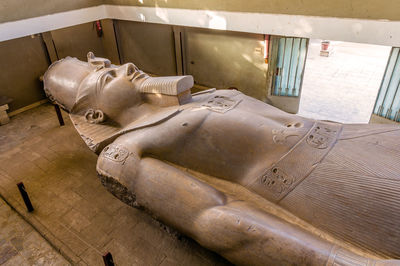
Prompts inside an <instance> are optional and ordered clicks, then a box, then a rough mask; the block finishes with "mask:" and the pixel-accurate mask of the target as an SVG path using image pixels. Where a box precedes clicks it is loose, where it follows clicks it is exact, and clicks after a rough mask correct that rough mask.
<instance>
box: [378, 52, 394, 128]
mask: <svg viewBox="0 0 400 266" xmlns="http://www.w3.org/2000/svg"><path fill="white" fill-rule="evenodd" d="M399 57H400V48H398V47H393V48H392V51H391V52H390V57H389V61H388V63H387V65H386V70H385V74H384V76H383V79H382V82H381V87H380V89H379V93H378V97H377V99H376V102H375V107H374V114H375V115H378V116H381V117H384V118H387V119H390V120H393V121H396V122H400V89H399V87H400V59H399Z"/></svg>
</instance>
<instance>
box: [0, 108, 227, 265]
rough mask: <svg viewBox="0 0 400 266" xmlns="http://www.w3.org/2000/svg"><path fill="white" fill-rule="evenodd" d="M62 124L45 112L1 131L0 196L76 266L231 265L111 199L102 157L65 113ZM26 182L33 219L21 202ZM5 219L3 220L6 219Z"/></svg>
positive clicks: (28, 115) (34, 111)
mask: <svg viewBox="0 0 400 266" xmlns="http://www.w3.org/2000/svg"><path fill="white" fill-rule="evenodd" d="M64 118H65V122H66V125H65V126H63V127H60V126H59V125H58V121H57V117H56V114H55V112H54V108H53V106H51V105H49V104H46V105H42V106H40V107H38V108H35V109H32V110H30V111H27V112H24V113H22V114H20V115H17V116H16V117H13V118H12V119H11V123H10V124H7V125H4V126H0V136H1V138H0V194H1V195H2V196H3V197H4V198H5V199H6V200H7V201H8V202H9V203H10V204H11V205H12V206H13V207H14V208H15V209H16V210H17V211H18V212H19V213H20V214H21V215H22V216H24V218H25V219H27V220H28V221H29V222H30V223H31V224H32V225H33V226H34V227H35V229H37V230H38V231H39V232H40V233H41V234H42V235H43V236H45V237H46V239H47V240H48V241H49V242H50V243H52V245H53V246H55V247H56V248H57V250H58V251H60V253H61V254H62V255H63V256H64V257H65V258H66V259H67V260H68V261H69V262H71V264H74V265H104V263H103V261H102V255H103V254H105V253H106V252H111V254H112V256H113V258H114V262H115V263H116V265H226V264H228V262H227V261H226V260H224V259H223V258H221V257H220V256H218V255H217V254H215V253H212V252H210V251H208V250H206V249H204V248H202V247H201V246H200V245H198V244H197V243H195V242H194V241H193V240H190V239H187V238H185V237H177V236H173V235H171V234H169V233H167V232H166V231H165V230H164V229H163V228H162V226H161V225H160V223H158V222H156V221H155V220H154V219H152V218H151V217H150V216H149V215H147V214H146V213H144V212H143V211H140V210H138V209H134V208H132V207H129V206H127V205H125V204H123V203H122V202H120V201H119V200H118V199H116V198H115V197H114V196H112V195H111V194H110V193H109V192H107V191H106V189H105V188H104V187H103V186H102V185H101V183H100V180H99V179H98V177H97V173H96V169H95V167H96V161H97V156H96V155H95V154H94V153H92V152H91V151H90V150H89V148H87V147H86V145H85V144H84V142H83V141H82V139H81V138H80V136H79V135H78V133H77V132H76V131H75V129H74V128H73V126H72V124H71V122H70V121H69V119H68V118H67V116H65V113H64ZM21 181H23V182H24V185H25V187H26V190H27V191H28V193H29V195H30V197H31V200H32V204H33V206H34V208H35V210H34V211H33V212H32V213H27V211H26V209H25V207H24V204H23V201H22V198H21V196H20V195H19V192H18V189H17V186H16V184H17V183H18V182H21ZM0 208H5V207H0ZM3 212H4V211H3V210H2V211H1V212H0V216H4V215H6V216H7V214H4V213H3ZM0 239H1V237H0ZM23 240H24V241H31V240H29V239H28V238H26V239H25V236H23ZM0 241H1V240H0ZM0 243H1V242H0ZM0 247H1V245H0ZM43 249H45V248H43ZM39 250H41V248H40V247H39ZM0 252H1V250H0ZM0 258H1V255H0ZM46 258H47V257H46ZM16 259H17V258H16ZM32 263H33V262H32ZM37 263H38V264H42V263H41V262H40V261H37ZM0 264H1V263H0ZM54 264H56V261H54ZM56 265H57V264H56Z"/></svg>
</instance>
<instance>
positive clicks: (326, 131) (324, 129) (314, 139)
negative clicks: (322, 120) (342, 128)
mask: <svg viewBox="0 0 400 266" xmlns="http://www.w3.org/2000/svg"><path fill="white" fill-rule="evenodd" d="M336 135H337V130H335V129H333V127H330V126H327V125H317V126H316V127H314V128H313V130H312V131H311V133H310V134H309V135H308V136H307V143H308V144H309V145H310V146H311V147H314V148H317V149H326V148H328V147H329V145H330V144H331V143H332V142H334V141H335V140H336Z"/></svg>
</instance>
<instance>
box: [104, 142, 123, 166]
mask: <svg viewBox="0 0 400 266" xmlns="http://www.w3.org/2000/svg"><path fill="white" fill-rule="evenodd" d="M102 155H103V156H104V157H106V158H108V159H110V160H112V161H114V162H118V163H124V162H125V160H126V158H128V156H129V151H128V150H127V149H125V148H123V147H120V146H115V145H108V146H107V147H105V148H104V150H103V153H102Z"/></svg>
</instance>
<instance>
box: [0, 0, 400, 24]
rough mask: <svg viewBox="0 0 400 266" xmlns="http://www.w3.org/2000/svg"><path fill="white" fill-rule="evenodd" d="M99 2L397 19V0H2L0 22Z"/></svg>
mask: <svg viewBox="0 0 400 266" xmlns="http://www.w3.org/2000/svg"><path fill="white" fill-rule="evenodd" d="M142 2H143V3H142ZM101 4H109V5H134V6H147V7H156V6H157V7H170V8H183V9H202V10H219V11H236V12H238V11H241V12H258V13H271V14H289V15H306V16H323V17H340V18H362V19H388V20H400V12H398V10H399V9H400V1H398V0H381V1H376V0H285V1H284V0H269V1H264V0H247V1H242V0H221V1H214V0H203V1H198V0H185V1H182V0H168V1H166V0H161V1H160V0H142V1H139V0H85V1H83V0H68V1H64V0H52V1H48V0H29V1H27V0H25V1H15V0H2V1H0V14H1V16H0V23H2V22H6V21H15V20H20V19H25V18H32V17H37V16H43V15H48V14H53V13H57V12H63V11H69V10H74V9H80V8H85V7H92V6H97V5H101Z"/></svg>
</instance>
